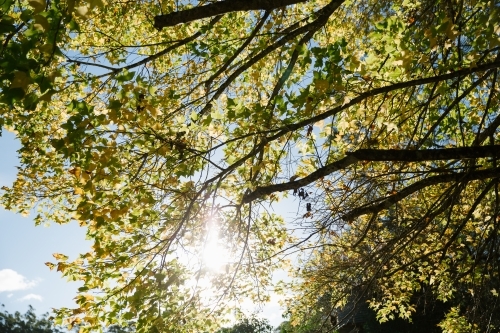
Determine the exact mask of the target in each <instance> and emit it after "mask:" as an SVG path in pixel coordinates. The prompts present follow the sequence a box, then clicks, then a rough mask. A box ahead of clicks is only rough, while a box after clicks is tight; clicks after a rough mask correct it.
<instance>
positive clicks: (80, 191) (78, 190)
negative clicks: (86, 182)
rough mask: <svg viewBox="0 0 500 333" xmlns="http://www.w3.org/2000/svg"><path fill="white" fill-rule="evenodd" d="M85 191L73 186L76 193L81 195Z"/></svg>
mask: <svg viewBox="0 0 500 333" xmlns="http://www.w3.org/2000/svg"><path fill="white" fill-rule="evenodd" d="M84 193H85V192H84V191H83V189H81V188H79V187H75V194H77V195H82V194H84Z"/></svg>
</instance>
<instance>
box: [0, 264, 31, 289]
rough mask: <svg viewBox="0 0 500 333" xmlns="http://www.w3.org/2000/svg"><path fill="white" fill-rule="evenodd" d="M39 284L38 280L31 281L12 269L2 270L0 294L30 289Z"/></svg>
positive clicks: (0, 274)
mask: <svg viewBox="0 0 500 333" xmlns="http://www.w3.org/2000/svg"><path fill="white" fill-rule="evenodd" d="M37 283H38V280H32V281H29V280H28V279H26V278H25V277H24V276H22V275H21V274H19V273H18V272H16V271H14V270H12V269H8V268H7V269H1V270H0V292H3V291H14V290H23V289H29V288H32V287H34V286H35V285H36V284H37Z"/></svg>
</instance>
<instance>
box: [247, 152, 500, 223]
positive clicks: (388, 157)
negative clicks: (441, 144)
mask: <svg viewBox="0 0 500 333" xmlns="http://www.w3.org/2000/svg"><path fill="white" fill-rule="evenodd" d="M481 157H500V145H495V146H480V147H462V148H447V149H425V150H392V149H389V150H384V149H358V150H356V151H354V152H351V153H347V156H346V157H344V158H343V159H341V160H338V161H335V162H333V163H330V164H328V165H325V166H324V167H322V168H319V169H318V170H316V171H314V172H313V173H311V174H310V175H308V176H306V177H304V178H302V179H299V180H295V181H291V182H287V183H282V184H274V185H269V186H263V187H257V188H256V189H255V190H254V191H253V192H250V193H248V194H246V195H244V196H243V199H242V203H249V202H252V201H254V200H256V199H258V198H260V197H262V196H264V195H268V194H271V193H274V192H283V191H288V190H293V189H298V188H300V187H304V186H307V185H309V184H311V183H313V182H315V181H317V180H318V179H320V178H322V177H325V176H327V175H329V174H331V173H333V172H336V171H339V170H343V169H346V168H347V167H349V166H350V165H352V164H355V163H357V162H358V161H373V162H423V161H438V160H460V159H468V158H481ZM495 170H496V169H495ZM486 171H490V170H486ZM456 175H458V174H452V175H444V176H439V177H450V176H453V177H455V176H456ZM431 178H432V177H431ZM427 179H430V178H427ZM453 179H454V178H453ZM453 179H452V180H453ZM396 195H397V194H396ZM364 214H366V213H364Z"/></svg>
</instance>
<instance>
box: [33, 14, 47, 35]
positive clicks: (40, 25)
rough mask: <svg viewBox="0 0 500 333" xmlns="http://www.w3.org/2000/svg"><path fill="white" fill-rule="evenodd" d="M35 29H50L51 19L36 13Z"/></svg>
mask: <svg viewBox="0 0 500 333" xmlns="http://www.w3.org/2000/svg"><path fill="white" fill-rule="evenodd" d="M35 23H36V24H35V25H34V26H35V29H37V30H41V31H48V30H49V29H50V24H49V21H48V20H47V18H46V17H44V16H42V15H35Z"/></svg>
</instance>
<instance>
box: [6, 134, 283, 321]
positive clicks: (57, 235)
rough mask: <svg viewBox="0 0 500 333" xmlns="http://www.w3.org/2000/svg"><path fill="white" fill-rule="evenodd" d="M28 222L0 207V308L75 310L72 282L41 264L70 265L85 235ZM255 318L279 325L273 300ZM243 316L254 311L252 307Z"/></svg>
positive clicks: (9, 148)
mask: <svg viewBox="0 0 500 333" xmlns="http://www.w3.org/2000/svg"><path fill="white" fill-rule="evenodd" d="M19 147H20V144H19V142H18V141H17V140H16V139H15V135H14V134H13V133H10V132H8V131H6V130H5V129H4V130H3V133H2V136H1V137H0V152H1V160H0V187H1V186H10V185H11V184H12V182H13V181H14V179H15V176H16V172H17V169H16V166H17V165H19V162H18V159H17V152H16V151H17V149H19ZM33 216H34V214H33V215H32V216H28V217H23V216H21V215H20V214H15V213H13V212H10V211H6V210H4V209H3V208H1V207H0V304H5V309H6V310H7V311H9V312H10V313H13V312H15V311H20V312H21V313H24V312H26V310H27V309H28V305H32V306H33V307H34V308H35V309H36V312H37V313H38V314H42V313H45V312H51V309H52V308H59V307H74V306H75V303H74V302H73V298H74V297H75V296H76V293H77V288H78V287H79V286H80V284H79V283H77V282H68V281H67V280H66V279H65V278H63V277H62V276H61V274H60V273H59V272H56V271H50V270H49V268H48V267H47V266H45V264H44V263H45V262H47V261H50V262H54V261H55V260H54V258H53V257H52V253H63V254H65V255H68V256H69V257H70V259H75V258H76V257H77V255H78V254H79V253H84V252H87V251H88V248H89V247H90V245H91V243H90V242H89V241H87V240H85V229H83V228H81V227H79V226H78V224H77V223H71V224H67V225H57V224H55V223H53V224H51V225H50V226H48V227H47V226H37V227H35V224H34V222H33V219H32V218H33ZM272 298H273V299H272V302H271V303H270V304H267V305H266V306H265V307H264V308H263V309H262V313H261V314H260V316H261V317H264V318H267V319H269V321H270V322H271V324H272V325H273V326H278V325H279V323H281V322H282V321H283V319H282V317H281V311H280V307H279V305H278V304H277V296H274V297H272ZM244 307H245V308H247V310H249V311H250V312H253V311H255V310H257V309H256V308H255V307H253V306H252V305H251V304H248V303H247V304H245V305H244Z"/></svg>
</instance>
